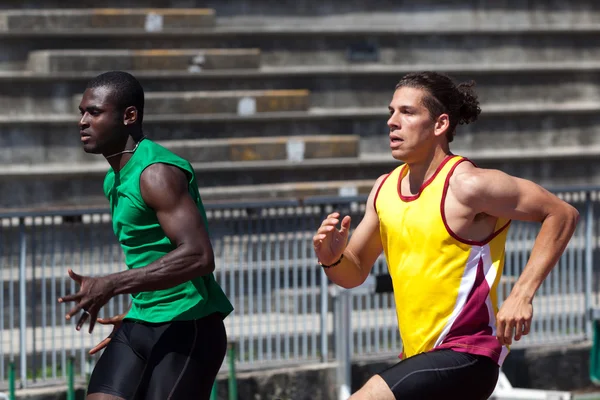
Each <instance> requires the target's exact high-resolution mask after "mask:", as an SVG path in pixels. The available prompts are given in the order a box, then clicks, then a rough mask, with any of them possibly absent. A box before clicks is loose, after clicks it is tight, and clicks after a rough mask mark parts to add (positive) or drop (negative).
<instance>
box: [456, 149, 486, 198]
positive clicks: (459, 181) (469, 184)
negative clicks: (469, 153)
mask: <svg viewBox="0 0 600 400" xmlns="http://www.w3.org/2000/svg"><path fill="white" fill-rule="evenodd" d="M491 171H492V170H488V169H484V168H478V167H476V166H474V165H473V164H472V163H470V162H468V160H467V161H465V162H461V163H460V164H458V165H457V166H456V169H455V170H454V173H453V174H452V176H451V177H450V179H449V180H448V184H449V185H448V190H449V191H450V192H451V193H452V195H453V196H454V197H455V198H456V199H457V200H458V201H459V202H461V203H464V204H469V203H472V202H473V201H475V200H477V199H478V198H480V197H481V196H482V195H483V194H484V193H485V192H486V190H487V188H488V186H489V185H490V184H492V182H491V181H490V172H491Z"/></svg>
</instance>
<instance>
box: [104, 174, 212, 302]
mask: <svg viewBox="0 0 600 400" xmlns="http://www.w3.org/2000/svg"><path fill="white" fill-rule="evenodd" d="M140 190H141V193H142V197H143V199H144V201H145V202H146V204H147V205H148V206H149V207H151V208H152V209H153V210H154V211H155V212H156V216H157V218H158V222H159V223H160V226H161V227H162V229H163V230H164V232H165V234H166V236H167V237H168V238H169V239H170V240H171V242H172V243H173V244H174V245H175V246H176V247H175V249H174V250H173V251H171V252H169V253H168V254H166V255H164V256H163V257H161V258H159V259H158V260H156V261H155V262H153V263H151V264H149V265H147V266H146V267H143V268H134V269H130V270H127V271H123V272H119V273H116V274H112V275H109V277H110V278H111V281H112V282H113V283H114V295H117V294H128V293H138V292H146V291H153V290H161V289H167V288H170V287H173V286H176V285H179V284H181V283H183V282H186V281H188V280H190V279H192V278H195V277H198V276H203V275H207V274H210V273H211V272H213V271H214V269H215V263H214V255H213V249H212V246H211V243H210V239H209V237H208V232H207V231H206V227H205V226H204V222H203V219H202V216H201V215H200V212H199V210H198V208H197V206H196V204H195V202H194V200H193V199H192V196H191V195H190V194H189V192H188V182H187V178H186V176H185V174H184V172H183V171H181V170H180V169H179V168H177V167H174V166H169V165H165V164H154V165H152V166H150V167H148V168H147V169H146V170H145V171H144V172H143V173H142V176H141V177H140Z"/></svg>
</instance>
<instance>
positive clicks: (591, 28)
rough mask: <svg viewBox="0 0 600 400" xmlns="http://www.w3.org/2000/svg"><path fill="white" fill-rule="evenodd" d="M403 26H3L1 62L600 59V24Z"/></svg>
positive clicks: (10, 65)
mask: <svg viewBox="0 0 600 400" xmlns="http://www.w3.org/2000/svg"><path fill="white" fill-rule="evenodd" d="M446 25H447V24H445V23H444V24H441V25H440V26H439V27H436V28H434V29H425V30H423V29H422V28H417V29H412V28H410V27H405V26H403V25H402V24H400V23H398V21H394V22H393V23H391V24H387V25H386V24H379V25H372V26H369V27H364V26H363V27H361V26H360V25H356V26H352V27H347V26H345V27H344V26H342V27H340V26H337V25H334V24H330V25H328V26H322V27H319V26H314V27H313V24H312V23H308V24H305V25H303V26H290V25H286V21H285V19H284V18H282V21H281V23H279V24H271V25H269V24H264V25H261V26H247V27H244V26H237V25H230V26H220V27H219V28H215V29H209V30H206V29H201V30H177V31H169V32H143V31H140V33H137V34H136V33H132V32H131V31H127V32H122V31H119V30H115V29H110V30H103V31H95V30H92V31H88V32H85V31H81V30H78V31H77V32H76V33H69V32H59V33H52V32H39V33H34V32H32V33H28V34H26V33H22V34H18V33H11V32H5V33H2V32H0V37H1V38H2V40H0V51H1V53H0V54H2V57H1V58H0V70H6V69H13V70H17V71H18V70H22V69H23V66H24V65H25V62H26V60H27V58H28V55H29V53H30V52H32V51H35V50H77V49H90V50H92V49H96V50H100V49H137V50H152V49H186V48H187V49H194V48H260V49H261V60H262V64H263V65H271V66H285V65H288V66H289V65H297V66H300V65H329V66H347V65H354V64H364V63H378V64H384V65H398V64H407V65H419V64H434V65H436V64H444V63H455V64H460V63H482V62H484V63H486V64H487V65H490V66H493V65H494V64H497V63H506V62H507V60H513V61H514V62H539V63H551V62H562V61H564V60H579V61H582V62H583V61H586V62H587V61H598V60H599V59H600V52H599V50H598V47H599V42H600V39H599V38H598V33H599V32H600V29H599V28H598V25H597V24H593V25H577V26H574V27H572V26H560V25H558V26H552V25H545V26H543V27H541V28H539V27H538V28H517V27H515V26H514V25H507V26H510V29H507V28H506V26H505V27H500V28H495V27H493V25H491V26H489V27H485V26H484V27H481V28H466V27H464V28H448V29H444V28H443V27H445V26H446Z"/></svg>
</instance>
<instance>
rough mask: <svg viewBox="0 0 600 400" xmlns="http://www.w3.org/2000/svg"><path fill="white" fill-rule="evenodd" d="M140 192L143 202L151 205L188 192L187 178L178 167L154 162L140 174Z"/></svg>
mask: <svg viewBox="0 0 600 400" xmlns="http://www.w3.org/2000/svg"><path fill="white" fill-rule="evenodd" d="M140 192H141V194H142V198H143V200H144V202H145V203H146V204H148V205H149V206H150V207H153V206H156V205H159V204H162V203H165V202H169V200H170V199H174V198H176V197H178V196H180V195H182V194H184V193H188V180H187V177H186V174H185V172H184V171H183V170H181V169H180V168H179V167H177V166H175V165H170V164H164V163H154V164H151V165H149V166H148V167H147V168H145V169H144V171H142V174H141V175H140Z"/></svg>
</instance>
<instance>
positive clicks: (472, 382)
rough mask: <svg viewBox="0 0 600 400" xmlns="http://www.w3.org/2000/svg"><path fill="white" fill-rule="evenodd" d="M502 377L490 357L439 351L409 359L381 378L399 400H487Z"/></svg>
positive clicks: (390, 369) (386, 371) (389, 370)
mask: <svg viewBox="0 0 600 400" xmlns="http://www.w3.org/2000/svg"><path fill="white" fill-rule="evenodd" d="M499 373H500V367H499V366H498V364H496V363H495V362H494V361H493V360H492V359H490V358H488V357H484V356H475V355H472V354H468V353H460V352H457V351H453V350H438V351H431V352H427V353H421V354H418V355H416V356H414V357H410V358H407V359H406V360H403V361H401V362H399V363H398V364H396V365H394V366H393V367H390V368H388V369H387V370H385V371H384V372H382V373H380V374H379V376H381V377H382V378H383V380H384V381H385V382H386V383H387V384H388V386H389V387H390V389H391V390H392V393H394V396H395V397H396V399H402V400H417V399H418V400H422V399H443V400H453V399H456V400H487V399H488V398H489V397H490V396H491V395H492V393H493V392H494V388H495V387H496V382H497V381H498V375H499Z"/></svg>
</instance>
